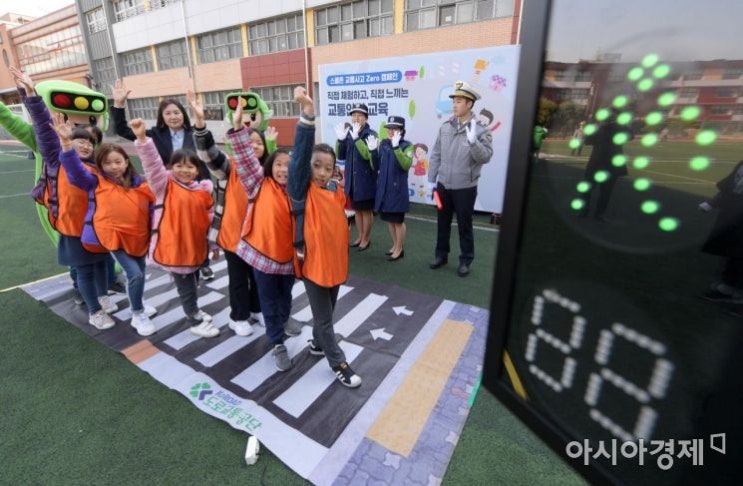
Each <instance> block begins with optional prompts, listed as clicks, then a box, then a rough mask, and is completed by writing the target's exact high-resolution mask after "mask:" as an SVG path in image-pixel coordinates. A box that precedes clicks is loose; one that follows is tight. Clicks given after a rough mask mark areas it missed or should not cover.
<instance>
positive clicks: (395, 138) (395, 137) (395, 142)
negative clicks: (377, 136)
mask: <svg viewBox="0 0 743 486" xmlns="http://www.w3.org/2000/svg"><path fill="white" fill-rule="evenodd" d="M401 139H402V132H398V131H397V130H395V132H394V133H393V134H392V139H391V140H390V141H391V142H392V148H397V147H399V146H400V140H401Z"/></svg>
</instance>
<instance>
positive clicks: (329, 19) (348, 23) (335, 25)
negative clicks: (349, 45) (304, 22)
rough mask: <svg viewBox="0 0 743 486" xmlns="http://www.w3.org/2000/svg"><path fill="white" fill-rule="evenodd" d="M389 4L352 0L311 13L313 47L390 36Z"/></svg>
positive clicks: (377, 0)
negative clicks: (313, 31) (313, 33)
mask: <svg viewBox="0 0 743 486" xmlns="http://www.w3.org/2000/svg"><path fill="white" fill-rule="evenodd" d="M393 15H394V1H393V0H354V1H352V2H345V3H340V4H337V5H332V6H330V7H326V8H321V9H315V45H325V44H333V43H336V42H346V41H352V40H357V39H366V38H367V37H381V36H385V35H392V34H394V25H393Z"/></svg>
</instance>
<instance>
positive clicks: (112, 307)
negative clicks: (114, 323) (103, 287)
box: [98, 295, 119, 314]
mask: <svg viewBox="0 0 743 486" xmlns="http://www.w3.org/2000/svg"><path fill="white" fill-rule="evenodd" d="M98 303H99V304H101V308H102V309H103V312H105V313H106V314H113V313H114V312H116V311H117V310H119V306H118V305H116V303H114V302H111V298H110V297H109V296H108V295H101V296H100V297H98Z"/></svg>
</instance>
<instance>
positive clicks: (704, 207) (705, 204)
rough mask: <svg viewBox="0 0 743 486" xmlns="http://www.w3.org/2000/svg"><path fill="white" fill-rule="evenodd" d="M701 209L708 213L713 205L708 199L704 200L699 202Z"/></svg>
mask: <svg viewBox="0 0 743 486" xmlns="http://www.w3.org/2000/svg"><path fill="white" fill-rule="evenodd" d="M699 210H700V211H704V212H705V213H708V212H710V211H711V210H712V205H711V204H710V203H708V202H707V201H703V202H702V203H700V204H699Z"/></svg>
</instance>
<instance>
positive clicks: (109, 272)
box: [70, 253, 116, 296]
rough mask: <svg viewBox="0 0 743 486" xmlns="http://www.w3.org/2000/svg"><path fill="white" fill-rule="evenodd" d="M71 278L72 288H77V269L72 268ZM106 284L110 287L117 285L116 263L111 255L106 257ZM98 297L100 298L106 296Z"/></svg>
mask: <svg viewBox="0 0 743 486" xmlns="http://www.w3.org/2000/svg"><path fill="white" fill-rule="evenodd" d="M70 278H71V279H72V286H73V287H75V288H77V268H75V267H70ZM106 282H107V283H108V287H110V286H111V285H113V284H114V283H116V261H115V260H114V259H113V257H112V256H111V254H110V253H109V254H108V255H106ZM108 287H106V288H108ZM98 295H99V296H100V295H106V294H98Z"/></svg>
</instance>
